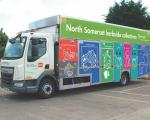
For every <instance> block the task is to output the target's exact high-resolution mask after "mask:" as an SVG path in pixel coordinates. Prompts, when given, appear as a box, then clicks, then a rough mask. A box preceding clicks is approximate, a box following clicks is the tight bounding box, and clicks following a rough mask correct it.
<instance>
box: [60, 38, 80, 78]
mask: <svg viewBox="0 0 150 120" xmlns="http://www.w3.org/2000/svg"><path fill="white" fill-rule="evenodd" d="M59 45H60V48H59V61H60V63H59V66H60V72H59V73H60V77H62V78H68V77H76V76H77V67H78V41H77V40H64V39H63V40H60V42H59Z"/></svg>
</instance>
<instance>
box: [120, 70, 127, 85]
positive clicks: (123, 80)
mask: <svg viewBox="0 0 150 120" xmlns="http://www.w3.org/2000/svg"><path fill="white" fill-rule="evenodd" d="M128 82H129V76H128V74H125V73H123V74H122V76H121V79H120V85H122V86H125V85H127V84H128Z"/></svg>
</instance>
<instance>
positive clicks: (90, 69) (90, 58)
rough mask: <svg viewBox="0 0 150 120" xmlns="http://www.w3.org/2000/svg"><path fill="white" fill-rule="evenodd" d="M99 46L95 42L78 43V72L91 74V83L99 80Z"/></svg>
mask: <svg viewBox="0 0 150 120" xmlns="http://www.w3.org/2000/svg"><path fill="white" fill-rule="evenodd" d="M99 51H100V47H99V43H97V42H80V43H79V55H80V57H79V73H80V74H83V75H90V76H91V80H92V81H91V84H97V83H99V82H100V79H99V78H100V77H99V73H100V72H99V70H100V69H99V63H100V59H99V55H100V53H99Z"/></svg>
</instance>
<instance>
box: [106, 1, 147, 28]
mask: <svg viewBox="0 0 150 120" xmlns="http://www.w3.org/2000/svg"><path fill="white" fill-rule="evenodd" d="M105 21H106V22H108V23H114V24H119V25H125V26H130V27H135V28H141V29H147V30H148V29H149V30H150V15H149V13H148V12H147V8H146V7H144V6H143V3H142V2H141V1H138V2H134V1H133V0H130V1H126V0H122V1H121V2H120V3H117V2H116V3H115V4H114V6H112V7H110V9H109V13H108V14H107V16H106V20H105Z"/></svg>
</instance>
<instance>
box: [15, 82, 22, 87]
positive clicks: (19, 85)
mask: <svg viewBox="0 0 150 120" xmlns="http://www.w3.org/2000/svg"><path fill="white" fill-rule="evenodd" d="M14 86H15V87H23V83H22V82H18V83H15V84H14Z"/></svg>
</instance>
